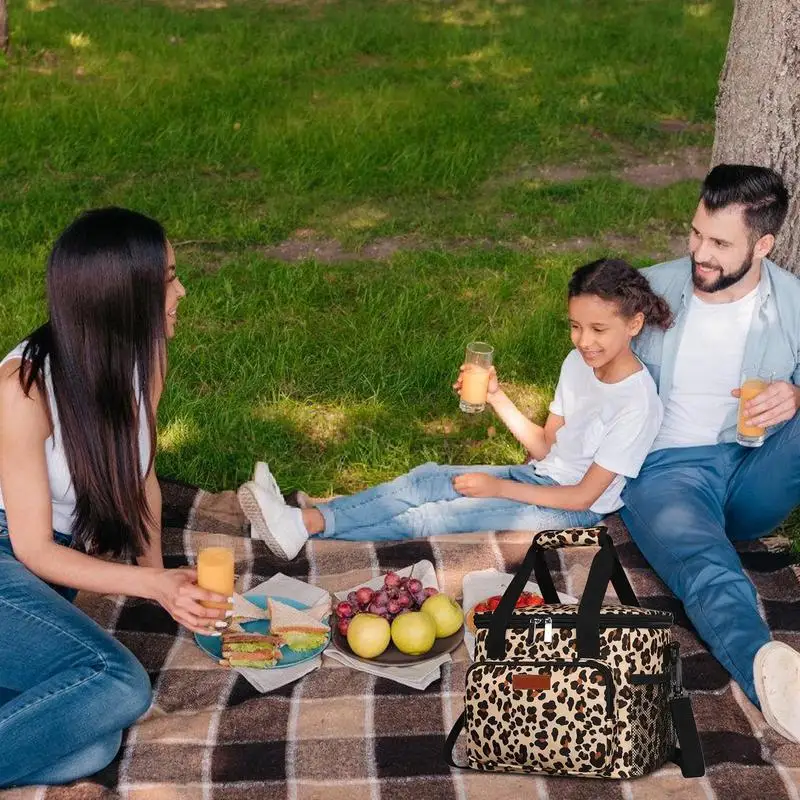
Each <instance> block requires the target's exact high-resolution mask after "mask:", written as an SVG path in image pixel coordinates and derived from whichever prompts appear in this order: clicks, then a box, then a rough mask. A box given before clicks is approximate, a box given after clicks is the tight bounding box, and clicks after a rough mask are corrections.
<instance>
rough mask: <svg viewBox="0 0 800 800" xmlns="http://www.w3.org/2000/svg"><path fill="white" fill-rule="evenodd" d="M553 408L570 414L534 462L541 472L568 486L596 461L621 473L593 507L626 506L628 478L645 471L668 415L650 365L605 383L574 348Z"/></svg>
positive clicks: (560, 413)
mask: <svg viewBox="0 0 800 800" xmlns="http://www.w3.org/2000/svg"><path fill="white" fill-rule="evenodd" d="M550 412H551V413H553V414H557V415H558V416H559V417H564V424H563V425H562V426H561V428H559V429H558V431H557V433H556V440H555V442H554V443H553V446H552V448H551V449H550V452H549V453H548V454H547V455H546V456H545V457H544V458H543V459H542V460H541V461H536V462H533V463H534V464H535V466H536V472H537V474H539V475H547V476H549V477H551V478H553V480H555V481H556V482H558V483H559V484H561V485H562V486H572V485H575V484H576V483H580V481H581V480H582V478H583V476H584V475H585V474H586V471H587V470H588V469H589V467H590V466H591V465H592V462H594V463H596V464H598V465H599V466H601V467H604V468H605V469H607V470H609V471H610V472H616V473H617V475H616V477H615V478H614V480H613V481H612V482H611V485H610V486H609V487H608V488H607V489H606V490H605V491H604V492H603V494H602V495H600V497H598V498H597V500H596V501H595V503H594V504H593V505H592V507H591V510H592V511H596V512H597V513H598V514H610V513H611V512H612V511H616V510H617V509H618V508H620V507H621V506H622V500H621V499H620V494H621V493H622V489H623V487H624V486H625V478H626V477H628V478H635V477H636V476H637V475H638V474H639V469H640V468H641V466H642V463H643V462H644V460H645V458H646V456H647V454H648V452H650V446H651V445H652V444H653V440H654V439H655V437H656V434H657V433H658V428H659V426H660V425H661V418H662V416H663V408H662V406H661V400H660V399H659V397H658V391H657V390H656V385H655V383H654V382H653V379H652V377H651V376H650V373H649V372H648V371H647V369H645V367H644V365H642V368H641V369H640V370H639V372H636V373H634V374H633V375H631V376H629V377H627V378H625V379H624V380H622V381H620V382H619V383H603V381H601V380H599V379H598V378H597V376H596V375H595V374H594V370H593V369H592V368H591V367H590V366H589V365H588V364H587V363H586V362H585V361H584V360H583V358H582V357H581V354H580V353H579V352H578V351H577V350H573V351H572V352H571V353H570V354H569V355H568V356H567V357H566V358H565V359H564V363H563V364H562V366H561V375H560V377H559V379H558V386H557V387H556V394H555V397H554V398H553V402H552V403H551V404H550Z"/></svg>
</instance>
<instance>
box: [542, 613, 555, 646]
mask: <svg viewBox="0 0 800 800" xmlns="http://www.w3.org/2000/svg"><path fill="white" fill-rule="evenodd" d="M552 641H553V620H552V619H551V618H550V617H548V618H547V619H546V620H545V621H544V642H545V644H550V642H552Z"/></svg>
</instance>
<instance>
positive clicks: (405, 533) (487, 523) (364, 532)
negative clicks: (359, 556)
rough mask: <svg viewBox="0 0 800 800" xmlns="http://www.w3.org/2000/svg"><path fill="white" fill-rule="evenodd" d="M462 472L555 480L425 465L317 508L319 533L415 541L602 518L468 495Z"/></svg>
mask: <svg viewBox="0 0 800 800" xmlns="http://www.w3.org/2000/svg"><path fill="white" fill-rule="evenodd" d="M464 472H484V473H488V474H490V475H494V476H495V477H497V478H506V479H509V480H515V481H520V482H522V483H533V484H539V485H543V486H552V485H553V484H554V483H555V481H553V480H552V479H551V478H546V477H542V476H541V475H537V474H536V473H535V472H534V468H533V467H532V466H530V465H527V464H520V465H512V466H508V467H449V466H440V465H439V464H433V463H428V464H422V465H421V466H419V467H416V468H415V469H412V470H411V471H410V472H408V473H406V474H405V475H401V476H400V477H399V478H395V480H393V481H389V482H388V483H382V484H380V485H378V486H373V487H372V488H371V489H366V490H365V491H363V492H359V493H358V494H354V495H350V496H348V497H340V498H337V499H335V500H331V501H330V502H329V503H325V504H324V505H320V506H318V509H319V511H320V512H321V514H322V516H323V517H324V518H325V531H324V532H323V533H321V534H320V536H322V537H324V538H327V539H348V540H350V541H362V540H365V541H376V540H397V539H417V538H421V537H425V536H434V535H436V534H442V533H464V532H469V531H520V530H521V531H541V530H548V529H550V528H574V527H582V526H587V527H588V526H591V525H596V524H597V522H599V520H601V519H602V518H603V517H602V515H601V514H597V513H595V512H594V511H564V510H563V509H559V508H545V507H543V506H536V505H531V504H529V503H519V502H516V501H515V500H502V499H500V498H497V497H464V496H463V495H460V494H459V493H458V492H457V491H456V490H455V489H454V488H453V478H454V477H455V476H456V475H459V474H462V473H464Z"/></svg>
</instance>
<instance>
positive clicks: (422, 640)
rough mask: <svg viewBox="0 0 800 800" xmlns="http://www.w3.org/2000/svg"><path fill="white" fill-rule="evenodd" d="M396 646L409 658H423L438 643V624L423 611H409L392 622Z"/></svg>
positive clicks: (393, 638) (393, 639)
mask: <svg viewBox="0 0 800 800" xmlns="http://www.w3.org/2000/svg"><path fill="white" fill-rule="evenodd" d="M392 641H393V642H394V646H395V647H396V648H397V649H398V650H399V651H400V652H401V653H405V654H406V655H408V656H421V655H422V654H423V653H427V652H428V650H430V649H431V647H433V643H434V642H435V641H436V623H435V622H434V621H433V618H432V617H430V616H429V615H428V614H423V613H422V612H421V611H407V612H406V613H405V614H400V615H399V616H397V617H395V618H394V621H393V622H392Z"/></svg>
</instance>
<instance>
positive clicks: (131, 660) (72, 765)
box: [0, 510, 151, 789]
mask: <svg viewBox="0 0 800 800" xmlns="http://www.w3.org/2000/svg"><path fill="white" fill-rule="evenodd" d="M54 538H55V540H56V541H57V542H59V543H60V544H64V545H69V542H70V537H69V536H65V535H64V534H60V533H55V534H54ZM74 595H75V592H74V591H72V590H69V589H63V588H61V587H52V586H49V585H48V584H47V583H45V582H44V581H42V580H41V579H40V578H37V577H36V576H35V575H34V574H33V573H32V572H31V571H30V570H29V569H27V568H26V567H25V566H24V565H23V564H21V563H20V562H19V561H18V560H17V559H16V558H15V557H14V553H13V550H12V549H11V543H10V541H9V536H8V527H7V523H6V517H5V514H4V513H3V512H2V510H0V789H5V788H8V787H11V786H24V785H30V784H58V783H69V782H71V781H75V780H78V779H79V778H83V777H85V776H87V775H91V774H93V773H95V772H98V771H99V770H101V769H102V768H103V767H105V766H106V765H107V764H109V763H110V762H111V761H112V760H113V759H114V756H115V755H116V754H117V751H118V750H119V747H120V743H121V741H122V731H123V730H124V729H125V728H127V727H129V726H130V725H131V724H132V723H134V722H135V721H136V720H137V719H138V718H139V717H140V716H141V715H142V714H144V712H145V711H146V710H147V709H148V707H149V705H150V698H151V687H150V679H149V677H148V675H147V672H145V670H144V668H143V667H142V665H141V664H140V663H139V662H138V661H137V660H136V658H135V657H134V656H133V654H132V653H131V652H130V651H128V650H127V649H126V648H125V647H123V646H122V645H121V644H120V643H119V642H118V641H116V639H114V638H113V637H112V636H110V635H109V634H108V633H106V632H105V631H104V630H103V629H102V628H101V627H100V626H99V625H98V624H97V623H96V622H94V621H93V620H91V619H90V618H89V617H87V616H86V614H84V613H83V612H82V611H80V609H78V608H76V607H75V606H73V605H72V603H71V599H72V598H73V597H74Z"/></svg>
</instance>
